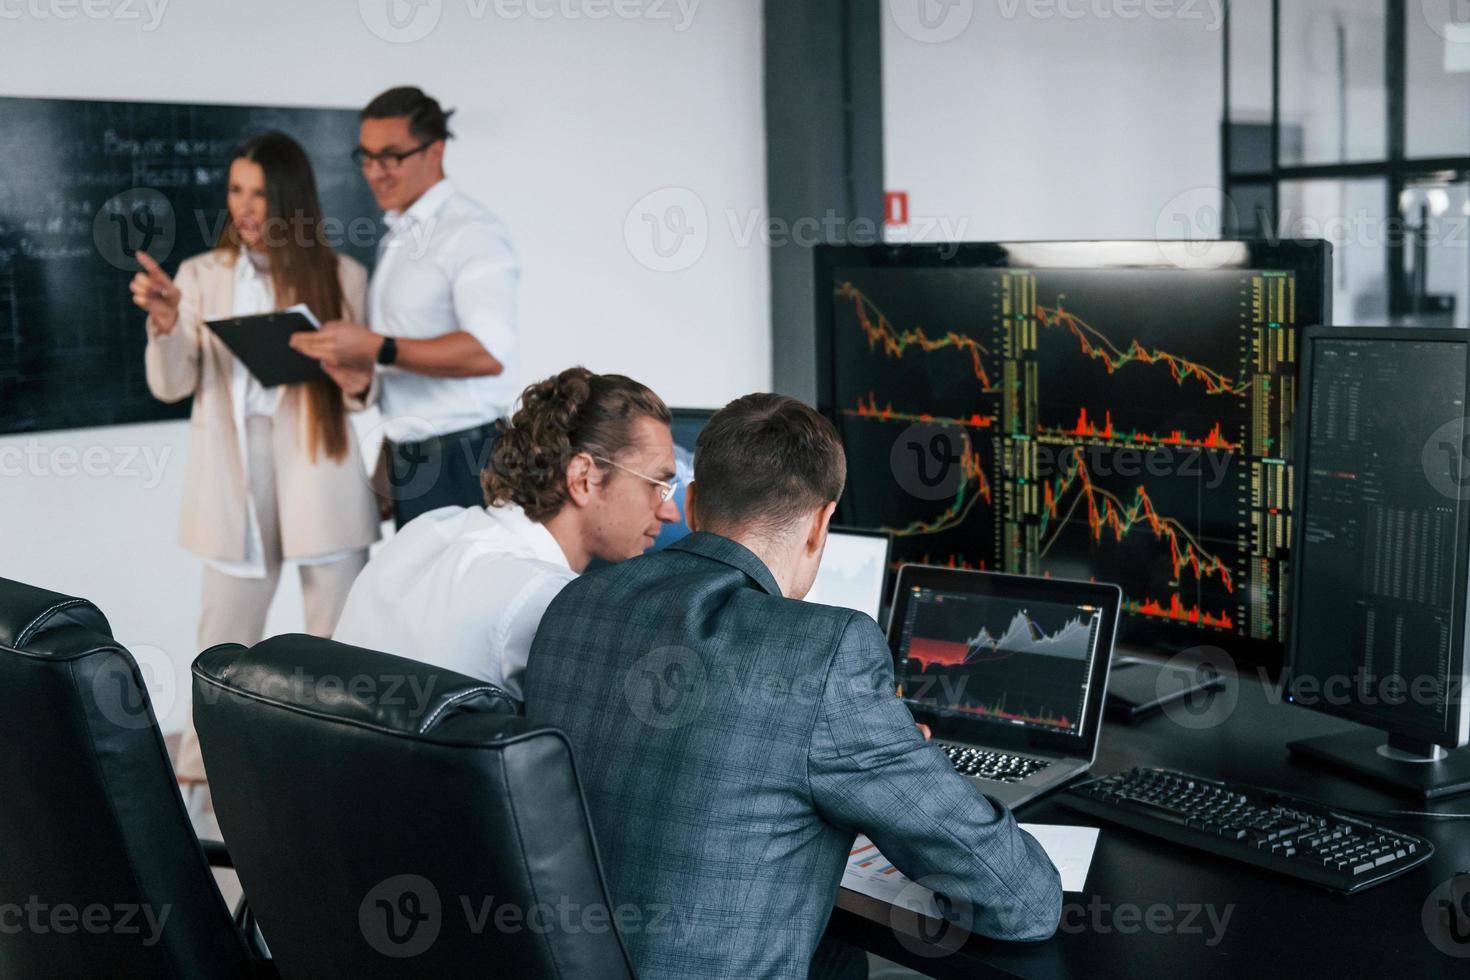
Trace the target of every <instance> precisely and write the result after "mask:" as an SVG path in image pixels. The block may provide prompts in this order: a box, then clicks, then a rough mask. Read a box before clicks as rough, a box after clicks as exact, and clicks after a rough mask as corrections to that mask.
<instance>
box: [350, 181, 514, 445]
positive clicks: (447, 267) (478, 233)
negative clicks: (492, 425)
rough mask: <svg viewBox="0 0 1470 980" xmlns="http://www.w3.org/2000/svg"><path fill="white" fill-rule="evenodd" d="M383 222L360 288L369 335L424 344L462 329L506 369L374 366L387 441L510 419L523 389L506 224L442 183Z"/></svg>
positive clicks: (429, 435) (452, 187)
mask: <svg viewBox="0 0 1470 980" xmlns="http://www.w3.org/2000/svg"><path fill="white" fill-rule="evenodd" d="M384 220H385V221H386V222H387V224H388V229H389V230H388V234H387V235H385V236H384V237H383V241H382V243H381V244H380V245H379V246H378V264H377V268H376V269H375V270H374V271H373V281H372V285H371V288H370V289H369V290H368V323H369V326H371V327H372V329H373V331H374V332H375V333H379V334H383V335H385V336H389V337H406V338H411V339H414V340H428V339H432V338H434V337H442V336H444V335H445V334H449V333H454V332H456V331H460V330H463V331H465V332H466V333H469V334H472V335H473V336H474V337H475V339H477V340H478V341H479V342H480V343H481V344H482V345H484V347H485V349H486V350H487V351H489V352H490V354H491V356H493V357H494V358H495V359H496V360H498V361H500V363H501V364H503V365H504V366H505V370H504V371H503V372H501V373H500V374H498V375H495V376H493V377H491V376H488V375H487V376H484V377H478V378H431V377H428V376H427V375H422V374H414V373H413V372H411V371H404V370H401V369H399V368H396V367H386V368H379V369H378V370H379V374H380V379H379V380H380V383H381V386H382V387H381V391H382V397H381V400H380V407H381V408H382V411H383V417H384V420H385V421H384V426H383V429H384V432H385V434H386V435H387V437H388V438H389V439H390V440H392V441H394V442H416V441H418V440H421V439H426V438H429V437H431V436H440V435H445V434H446V433H450V432H458V431H461V430H463V429H472V428H474V427H475V426H478V425H483V424H485V423H486V422H491V421H494V420H495V419H497V418H500V417H501V416H503V415H508V414H509V413H510V408H511V405H512V404H513V403H514V402H515V399H516V396H517V395H519V394H520V389H521V384H520V372H519V371H518V370H517V365H518V363H519V357H518V354H519V351H518V347H519V344H518V342H517V338H516V285H517V283H518V281H519V279H520V268H519V265H518V264H517V261H516V256H515V252H514V250H513V249H512V247H511V244H510V236H509V234H508V233H507V231H506V229H505V226H504V225H503V224H501V222H500V219H498V218H496V217H495V215H493V214H491V213H490V212H489V211H487V210H485V209H484V208H482V207H481V206H480V205H478V204H476V203H475V202H474V201H472V200H470V199H469V198H467V197H465V196H464V195H463V194H460V193H459V192H458V191H456V190H455V189H454V185H452V184H451V183H450V182H449V181H448V180H441V181H440V182H439V183H437V184H435V185H434V186H433V187H431V188H429V189H428V190H427V191H425V192H424V194H423V195H422V196H421V197H420V198H419V199H418V200H417V201H415V202H414V203H413V204H412V205H411V206H410V207H409V208H408V210H406V211H403V212H397V211H389V212H388V213H387V214H386V215H385V216H384Z"/></svg>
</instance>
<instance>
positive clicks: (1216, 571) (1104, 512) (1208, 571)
mask: <svg viewBox="0 0 1470 980" xmlns="http://www.w3.org/2000/svg"><path fill="white" fill-rule="evenodd" d="M1080 457H1081V453H1080V451H1074V452H1073V464H1072V468H1071V470H1070V471H1069V472H1068V473H1066V474H1065V475H1063V476H1059V477H1057V479H1055V480H1053V481H1052V482H1051V483H1048V484H1046V486H1045V487H1044V488H1043V501H1042V503H1043V512H1042V515H1041V533H1042V535H1045V534H1046V531H1047V527H1048V525H1049V524H1050V523H1051V521H1053V520H1057V517H1058V515H1057V509H1058V500H1059V498H1060V497H1061V496H1062V495H1064V494H1065V493H1066V492H1067V490H1068V489H1070V487H1071V486H1072V484H1073V483H1076V482H1078V481H1080V482H1081V485H1082V492H1081V493H1080V494H1078V496H1077V499H1076V500H1074V501H1072V506H1071V507H1069V508H1068V509H1067V517H1066V518H1062V519H1061V520H1060V521H1059V522H1058V525H1057V533H1056V534H1055V535H1053V536H1052V539H1051V541H1049V542H1047V544H1046V545H1045V547H1043V548H1042V549H1041V554H1042V555H1043V556H1044V555H1045V554H1046V553H1047V551H1049V550H1051V546H1052V545H1053V544H1055V543H1056V540H1057V538H1058V537H1060V536H1061V530H1062V527H1063V526H1064V525H1065V523H1066V520H1067V519H1070V518H1071V516H1072V513H1073V511H1075V510H1076V509H1077V505H1078V504H1079V503H1081V502H1082V501H1083V500H1086V501H1087V524H1088V527H1089V528H1090V530H1091V532H1092V539H1093V540H1094V541H1096V542H1097V543H1099V544H1101V543H1102V537H1103V531H1104V529H1110V530H1111V531H1112V532H1113V536H1114V538H1115V539H1116V540H1118V541H1122V540H1123V536H1124V535H1126V534H1127V533H1128V532H1129V531H1130V530H1132V529H1133V528H1134V527H1136V526H1137V525H1138V524H1139V523H1140V522H1146V523H1147V524H1148V527H1149V529H1150V530H1151V531H1152V532H1153V535H1154V537H1155V538H1156V539H1159V538H1168V539H1169V556H1170V558H1171V559H1172V561H1173V563H1174V577H1175V578H1176V579H1177V578H1179V572H1180V569H1181V568H1182V567H1183V566H1184V565H1188V566H1189V567H1190V568H1191V569H1192V570H1193V572H1194V577H1195V578H1196V579H1198V580H1201V581H1203V580H1204V579H1205V578H1206V577H1208V576H1215V575H1218V576H1219V578H1220V584H1221V585H1223V586H1225V589H1226V591H1228V592H1234V591H1235V585H1234V581H1233V580H1232V578H1231V575H1230V569H1229V568H1227V567H1226V566H1225V563H1224V562H1223V561H1221V560H1220V559H1219V558H1218V557H1216V556H1214V555H1211V554H1210V553H1209V552H1207V551H1206V550H1205V549H1204V548H1203V547H1202V546H1201V545H1200V544H1199V542H1198V541H1196V540H1195V539H1194V537H1193V535H1191V534H1190V533H1189V532H1188V531H1187V530H1185V528H1184V526H1183V525H1182V524H1180V523H1179V522H1178V521H1176V520H1174V519H1173V518H1172V517H1170V518H1165V517H1161V516H1159V513H1158V511H1156V510H1155V509H1154V504H1153V501H1152V500H1150V499H1149V496H1148V491H1147V490H1146V489H1144V488H1143V487H1141V486H1140V487H1139V488H1138V492H1137V493H1136V494H1135V495H1134V498H1133V503H1132V504H1131V505H1128V506H1124V504H1123V502H1122V501H1121V500H1119V499H1118V498H1117V497H1116V496H1114V495H1113V494H1111V493H1109V492H1108V491H1106V490H1103V489H1101V488H1099V487H1097V486H1094V485H1093V482H1092V475H1091V474H1090V473H1088V472H1087V467H1086V466H1084V465H1082V460H1081V458H1080ZM1099 498H1101V500H1102V505H1101V506H1099V505H1098V500H1099ZM1181 540H1182V541H1183V546H1182V547H1181V545H1180V542H1181Z"/></svg>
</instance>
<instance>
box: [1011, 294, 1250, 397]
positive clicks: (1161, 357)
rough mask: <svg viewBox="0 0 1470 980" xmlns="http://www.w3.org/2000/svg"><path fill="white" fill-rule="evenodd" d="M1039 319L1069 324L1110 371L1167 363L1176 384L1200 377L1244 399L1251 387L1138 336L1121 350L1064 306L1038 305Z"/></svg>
mask: <svg viewBox="0 0 1470 980" xmlns="http://www.w3.org/2000/svg"><path fill="white" fill-rule="evenodd" d="M1036 316H1037V319H1038V320H1040V321H1041V324H1042V325H1043V326H1045V327H1058V326H1065V327H1066V328H1067V329H1068V330H1070V331H1072V335H1073V336H1074V337H1076V338H1077V342H1078V343H1079V344H1081V345H1082V353H1084V354H1086V355H1087V356H1088V357H1090V358H1092V359H1093V360H1095V361H1102V362H1103V366H1104V367H1105V368H1106V369H1107V372H1108V373H1109V374H1112V373H1113V372H1115V371H1117V370H1118V369H1119V368H1121V367H1123V366H1124V365H1125V364H1128V363H1130V362H1132V361H1137V362H1138V363H1140V364H1165V365H1167V366H1168V368H1169V373H1170V374H1171V375H1172V376H1173V378H1174V383H1175V384H1177V385H1181V386H1182V385H1183V384H1184V382H1185V381H1187V380H1188V379H1190V378H1198V379H1199V380H1200V381H1201V382H1203V383H1204V386H1205V391H1206V392H1207V393H1208V394H1211V395H1234V396H1235V397H1237V398H1244V397H1245V394H1246V392H1247V391H1248V390H1249V389H1250V383H1249V382H1246V383H1245V384H1241V385H1237V383H1236V382H1235V381H1233V380H1231V379H1230V378H1227V377H1226V376H1225V375H1223V374H1221V373H1220V372H1218V371H1212V370H1210V369H1209V368H1207V367H1205V366H1204V365H1202V364H1196V363H1195V362H1194V361H1191V360H1188V359H1186V358H1183V357H1180V356H1178V355H1177V354H1170V353H1169V352H1168V351H1164V350H1159V349H1158V348H1154V349H1153V350H1144V348H1143V345H1142V344H1140V343H1139V342H1138V341H1137V340H1136V339H1135V340H1132V341H1130V342H1129V344H1128V349H1127V350H1126V351H1120V350H1119V349H1118V348H1117V346H1116V345H1115V344H1114V343H1113V342H1112V341H1111V340H1109V339H1108V338H1107V337H1105V336H1103V334H1102V333H1101V332H1100V331H1099V330H1098V329H1097V328H1095V327H1093V326H1092V325H1091V324H1089V323H1087V321H1085V320H1083V319H1081V318H1080V317H1077V316H1074V315H1072V314H1071V313H1068V312H1067V311H1065V310H1063V309H1062V308H1061V307H1060V306H1058V307H1056V308H1052V307H1049V306H1038V307H1036Z"/></svg>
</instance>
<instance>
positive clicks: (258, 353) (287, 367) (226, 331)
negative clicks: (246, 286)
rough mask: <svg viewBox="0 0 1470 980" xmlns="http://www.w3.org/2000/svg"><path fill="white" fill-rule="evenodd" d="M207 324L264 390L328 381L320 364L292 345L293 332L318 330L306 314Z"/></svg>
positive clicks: (292, 312) (288, 313)
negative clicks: (308, 382) (279, 386)
mask: <svg viewBox="0 0 1470 980" xmlns="http://www.w3.org/2000/svg"><path fill="white" fill-rule="evenodd" d="M204 322H205V323H207V324H208V325H209V329H211V330H213V331H214V332H215V335H216V336H218V337H219V339H220V340H222V341H224V344H225V346H226V347H228V348H229V349H230V353H232V354H234V355H235V356H236V357H238V358H239V359H240V362H241V363H242V364H244V365H245V369H246V370H247V371H249V372H250V373H251V374H253V375H254V376H255V380H256V381H259V382H260V385H261V387H262V388H274V387H276V386H277V385H289V384H300V383H302V382H305V381H324V380H327V372H325V371H323V370H322V366H321V363H320V362H319V361H317V360H316V359H315V358H311V357H307V356H306V355H305V354H303V353H301V352H300V351H298V350H295V349H294V348H292V346H291V335H292V334H293V333H300V332H301V331H303V330H315V329H316V325H315V324H313V323H312V322H311V320H310V319H309V318H308V317H307V316H306V315H305V314H304V313H300V312H297V311H295V310H282V311H280V312H277V313H262V314H260V315H259V316H238V317H228V318H225V319H221V320H205V321H204Z"/></svg>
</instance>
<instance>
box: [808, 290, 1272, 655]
mask: <svg viewBox="0 0 1470 980" xmlns="http://www.w3.org/2000/svg"><path fill="white" fill-rule="evenodd" d="M829 285H830V301H831V303H832V304H833V305H832V319H831V324H832V326H831V337H830V343H831V363H832V381H833V384H832V385H831V389H830V396H831V399H832V405H833V413H832V414H833V417H834V420H835V421H836V423H837V425H838V428H839V430H840V433H841V435H842V439H843V443H844V446H845V448H846V450H847V455H848V470H849V479H848V489H847V492H846V493H845V495H844V497H843V501H842V504H841V509H840V511H839V518H840V519H841V520H842V521H843V522H844V523H849V524H856V525H860V526H868V527H876V528H884V529H886V530H888V531H890V532H891V533H892V534H893V535H894V560H895V562H896V563H897V562H904V561H910V562H921V563H924V564H934V565H948V566H951V567H955V568H976V569H991V570H998V571H1011V572H1022V573H1027V574H1037V575H1054V576H1064V577H1068V578H1082V579H1095V580H1100V581H1110V582H1115V583H1117V584H1118V585H1120V586H1121V587H1122V588H1123V591H1124V619H1123V624H1122V634H1121V635H1122V637H1123V638H1124V639H1125V641H1134V642H1139V643H1148V644H1151V645H1163V646H1165V647H1170V646H1174V647H1182V646H1187V645H1192V644H1196V643H1199V642H1200V641H1201V640H1200V636H1201V633H1202V632H1203V633H1206V634H1214V635H1219V636H1222V637H1224V636H1228V635H1235V636H1239V637H1243V638H1246V639H1249V640H1253V641H1257V640H1258V641H1263V642H1268V643H1279V642H1280V641H1281V639H1282V626H1283V624H1282V619H1283V616H1282V613H1283V611H1284V591H1285V581H1286V578H1285V576H1286V557H1287V556H1286V543H1287V541H1288V539H1289V527H1290V525H1289V520H1290V499H1291V482H1292V474H1291V467H1290V465H1289V452H1290V444H1289V443H1290V440H1289V434H1290V424H1291V411H1292V407H1293V403H1294V400H1295V380H1296V363H1295V361H1296V345H1297V336H1296V334H1297V329H1298V312H1299V311H1298V308H1297V306H1298V301H1297V295H1296V288H1297V287H1296V281H1295V273H1292V272H1289V271H1286V272H1283V271H1275V270H1270V269H1241V268H1230V269H1202V270H1179V269H1158V268H1147V269H1144V268H1138V269H1134V268H1108V269H1090V268H1034V269H1025V268H988V267H963V268H850V269H842V268H839V269H836V270H834V274H833V277H832V282H831V283H830V284H829Z"/></svg>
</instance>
